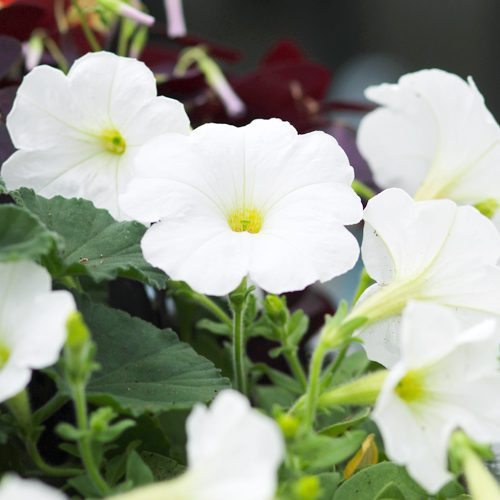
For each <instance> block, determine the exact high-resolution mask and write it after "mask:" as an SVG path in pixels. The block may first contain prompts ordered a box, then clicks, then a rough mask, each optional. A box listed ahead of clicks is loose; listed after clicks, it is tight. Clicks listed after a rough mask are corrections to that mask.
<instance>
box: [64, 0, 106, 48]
mask: <svg viewBox="0 0 500 500" xmlns="http://www.w3.org/2000/svg"><path fill="white" fill-rule="evenodd" d="M71 3H72V5H73V7H74V8H75V10H76V13H77V14H78V17H79V18H80V23H81V25H82V30H83V33H84V34H85V38H86V39H87V42H89V45H90V48H91V49H92V51H93V52H99V51H100V50H102V48H101V45H100V43H99V42H98V41H97V38H96V37H95V35H94V32H93V31H92V30H91V28H90V26H89V23H88V22H87V18H86V17H85V13H84V12H83V10H82V8H81V7H80V5H79V4H78V0H71Z"/></svg>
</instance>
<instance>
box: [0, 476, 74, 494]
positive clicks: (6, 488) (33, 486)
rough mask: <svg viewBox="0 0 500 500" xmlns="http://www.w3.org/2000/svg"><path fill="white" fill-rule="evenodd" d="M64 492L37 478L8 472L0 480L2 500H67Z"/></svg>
mask: <svg viewBox="0 0 500 500" xmlns="http://www.w3.org/2000/svg"><path fill="white" fill-rule="evenodd" d="M66 498H68V497H67V496H66V495H65V494H64V493H62V492H60V491H58V490H56V489H55V488H52V487H51V486H48V485H46V484H44V483H42V482H41V481H38V480H36V479H21V478H19V477H17V476H15V475H14V474H7V475H5V476H4V477H3V478H2V481H1V482H0V500H65V499H66Z"/></svg>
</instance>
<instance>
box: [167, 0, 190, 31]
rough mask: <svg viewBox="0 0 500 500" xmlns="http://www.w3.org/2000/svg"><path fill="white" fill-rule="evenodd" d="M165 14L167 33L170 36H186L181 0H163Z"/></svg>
mask: <svg viewBox="0 0 500 500" xmlns="http://www.w3.org/2000/svg"><path fill="white" fill-rule="evenodd" d="M164 1H165V11H166V15H167V34H168V36H169V37H170V38H179V37H182V36H186V21H185V20H184V11H183V8H182V0H164Z"/></svg>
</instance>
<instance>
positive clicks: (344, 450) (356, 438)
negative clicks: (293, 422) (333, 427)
mask: <svg viewBox="0 0 500 500" xmlns="http://www.w3.org/2000/svg"><path fill="white" fill-rule="evenodd" d="M365 436H366V432H364V431H361V430H359V431H353V432H349V433H347V434H346V435H345V436H342V437H339V438H330V437H327V436H318V435H315V434H311V435H310V436H307V437H305V438H303V439H301V440H299V441H297V442H295V443H293V445H292V447H291V449H292V452H293V453H294V454H296V455H297V456H298V457H299V458H300V460H301V462H302V463H303V464H304V465H305V466H306V467H308V468H309V469H324V468H327V467H331V466H332V465H335V464H338V463H340V462H343V461H344V460H346V459H347V458H349V457H350V456H351V455H352V454H353V453H355V452H356V451H357V450H358V449H359V447H360V446H361V443H362V442H363V439H364V437H365Z"/></svg>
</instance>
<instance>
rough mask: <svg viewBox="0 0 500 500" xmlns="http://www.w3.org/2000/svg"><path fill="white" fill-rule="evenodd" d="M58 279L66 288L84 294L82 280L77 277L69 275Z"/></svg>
mask: <svg viewBox="0 0 500 500" xmlns="http://www.w3.org/2000/svg"><path fill="white" fill-rule="evenodd" d="M58 279H59V281H60V282H61V283H62V284H63V285H64V286H66V287H68V288H71V289H72V290H76V291H77V292H83V288H82V285H81V284H80V280H79V279H78V278H77V277H76V276H70V275H69V274H68V275H66V276H61V277H60V278H58Z"/></svg>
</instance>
